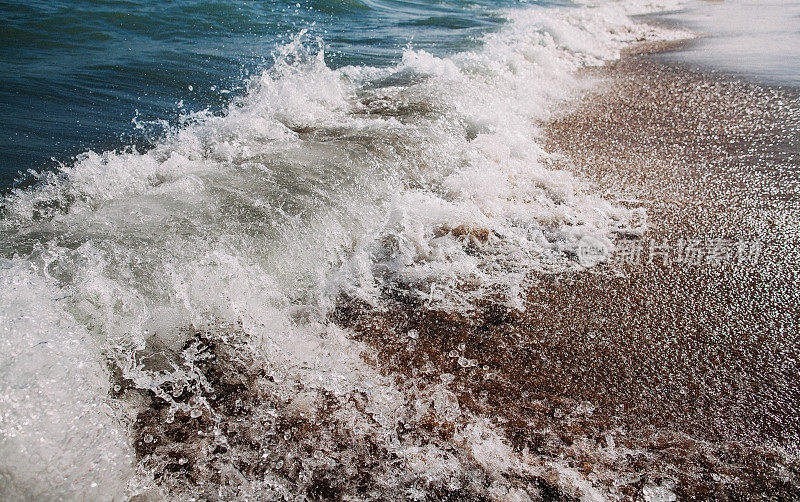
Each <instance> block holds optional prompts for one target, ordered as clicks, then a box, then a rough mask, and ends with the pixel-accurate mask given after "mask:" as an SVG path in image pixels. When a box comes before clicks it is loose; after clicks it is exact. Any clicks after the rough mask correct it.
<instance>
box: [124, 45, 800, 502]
mask: <svg viewBox="0 0 800 502" xmlns="http://www.w3.org/2000/svg"><path fill="white" fill-rule="evenodd" d="M681 43H682V42H669V43H652V44H641V45H639V46H636V47H635V48H632V49H631V50H629V51H625V53H624V55H623V57H622V58H621V59H620V60H619V61H617V62H615V63H612V64H609V65H606V66H603V67H599V68H591V69H587V70H584V71H583V73H585V75H584V76H585V77H586V78H590V79H593V80H599V81H601V84H600V85H595V86H594V88H593V90H592V91H591V92H590V93H589V94H587V95H586V96H585V97H584V98H582V99H579V100H578V101H576V102H571V103H569V104H568V105H567V106H565V107H564V109H563V110H562V111H561V112H560V113H559V114H557V115H556V116H554V117H553V118H552V120H550V121H549V122H548V123H546V124H543V128H544V130H545V132H546V134H545V140H546V141H545V147H546V149H547V151H548V152H550V155H549V159H550V160H549V163H550V167H552V168H553V169H559V170H566V171H569V172H571V173H573V174H575V175H576V178H578V179H581V180H586V182H587V186H586V187H584V188H585V189H586V190H589V191H592V192H595V193H601V194H605V198H607V199H610V200H611V201H612V202H615V203H617V204H619V205H620V206H625V207H635V208H643V209H645V210H646V212H647V216H648V222H649V223H648V230H647V231H646V232H645V234H644V235H643V236H641V237H631V236H627V237H619V238H618V239H617V241H616V243H615V245H616V248H615V251H614V252H613V253H610V251H609V250H602V249H601V250H600V251H601V253H600V255H599V256H594V255H592V254H591V253H589V254H588V255H587V256H583V255H580V254H579V255H578V256H576V257H575V259H576V260H577V261H578V262H579V263H580V261H581V260H582V259H589V260H594V259H595V258H597V259H599V263H594V262H592V263H590V265H592V266H589V267H587V268H585V269H582V268H581V267H579V266H576V267H575V268H574V269H572V270H570V271H566V272H558V273H544V272H542V273H535V274H531V276H530V277H529V278H528V281H527V289H526V293H525V301H524V309H512V308H509V307H507V306H506V305H505V304H504V303H503V301H501V300H498V299H496V298H495V299H493V298H485V299H484V300H482V301H480V302H479V303H477V304H475V305H473V306H472V309H470V310H467V311H464V312H452V311H444V310H437V309H436V308H432V307H431V306H430V305H426V304H425V302H424V301H422V300H420V298H419V296H418V295H415V294H412V292H411V291H409V290H407V289H405V288H406V287H408V288H411V287H412V286H410V285H405V284H396V285H394V287H393V288H392V290H391V292H389V293H387V294H386V297H381V298H380V302H379V305H378V306H374V305H369V304H366V303H363V302H360V301H358V300H355V299H353V298H347V297H344V296H343V297H340V298H339V302H338V304H337V305H336V307H335V309H334V311H333V313H332V315H331V318H330V320H329V321H330V324H331V325H332V326H336V327H337V329H338V328H344V329H345V330H347V332H348V333H349V334H354V335H355V339H356V341H357V342H360V343H362V344H363V347H364V349H365V350H364V352H363V353H362V354H361V358H362V359H363V360H364V362H365V363H366V364H367V365H368V366H369V367H370V368H372V369H374V370H375V372H376V374H377V373H379V374H380V375H382V378H383V379H384V380H376V381H377V382H379V383H378V385H379V386H380V385H383V386H385V387H384V389H385V390H386V391H387V392H389V391H391V392H396V393H397V394H399V397H397V396H394V397H393V399H399V401H396V402H395V404H394V406H396V408H394V409H393V410H394V411H393V413H395V415H393V416H392V418H391V420H392V422H388V423H384V422H382V421H381V420H386V418H385V417H381V420H379V419H378V418H376V417H377V414H373V413H372V412H371V411H370V410H371V407H372V406H375V403H370V399H372V396H373V394H370V397H369V398H368V397H367V393H366V392H364V391H361V390H360V389H358V388H355V389H352V390H351V391H348V392H345V393H343V394H335V393H331V392H327V391H321V390H319V389H315V388H313V387H304V385H303V383H302V382H300V381H299V380H298V382H297V394H296V395H287V394H286V390H285V389H283V388H282V387H281V385H280V377H278V376H275V375H274V374H272V371H271V370H269V369H266V368H263V367H261V364H262V361H259V360H258V357H257V356H256V354H252V353H251V349H250V348H249V346H248V342H247V339H248V334H247V333H246V332H245V331H244V330H243V329H242V327H241V326H218V327H214V328H213V329H211V330H210V331H202V330H199V331H196V330H194V329H193V328H190V329H188V332H187V342H186V344H185V345H184V347H183V349H182V350H183V352H182V356H181V357H183V358H184V359H185V360H181V361H182V365H183V366H186V367H191V368H192V372H193V373H192V374H191V375H190V376H191V378H190V379H189V381H188V384H189V385H188V386H187V387H186V388H180V389H176V388H174V387H168V386H166V385H165V386H163V387H161V388H159V389H158V390H159V391H160V392H168V393H170V394H171V395H172V396H173V397H174V401H175V402H176V403H178V404H180V405H181V406H185V407H186V410H181V409H178V410H177V411H176V410H175V409H173V408H172V407H170V406H168V405H167V404H166V402H165V401H163V400H161V399H160V397H159V396H158V395H157V394H156V393H154V392H153V390H152V389H151V390H145V389H141V388H136V386H135V385H132V383H131V382H127V381H125V380H124V378H122V376H121V375H119V374H117V375H115V379H116V380H115V383H116V385H115V387H114V388H115V391H114V397H118V398H121V399H125V400H127V401H129V402H133V403H137V407H138V412H137V416H136V420H135V422H134V424H133V426H132V437H133V438H134V449H135V453H136V456H137V459H138V463H139V468H140V469H144V470H146V471H147V472H148V473H149V474H151V475H152V476H153V479H154V480H155V483H156V486H155V487H153V488H152V489H150V490H149V491H144V492H142V493H140V494H139V495H137V496H136V497H134V498H133V500H137V501H139V500H142V501H143V500H150V499H151V498H152V499H158V498H159V497H160V496H162V495H163V493H162V492H161V490H166V491H167V492H168V493H170V494H172V495H176V494H181V493H184V494H186V493H193V492H199V493H204V492H205V490H206V487H208V488H209V489H213V490H216V491H217V492H218V496H219V497H220V498H221V499H225V498H236V497H239V496H242V495H243V494H244V493H245V490H248V489H252V490H254V491H253V493H274V495H275V497H276V498H277V497H279V496H283V497H286V498H288V497H289V492H286V493H284V492H281V491H279V489H278V488H277V487H278V486H279V485H278V483H277V480H278V479H279V478H281V477H282V478H284V479H286V480H290V481H291V482H292V483H293V485H292V486H293V490H296V491H297V493H306V494H309V495H310V496H313V497H317V498H323V499H336V498H337V497H341V496H343V494H353V493H356V494H359V495H363V497H364V498H365V499H366V498H370V497H376V498H381V497H386V498H391V497H392V496H396V497H401V494H402V496H408V493H411V491H414V493H417V494H418V496H419V497H420V499H421V500H511V499H518V500H537V499H539V500H578V499H584V498H596V499H603V498H609V499H623V500H636V499H642V498H644V499H645V500H675V499H676V498H678V499H700V500H704V499H724V498H733V499H750V498H758V497H765V496H768V497H775V498H781V497H784V498H787V499H788V498H791V497H792V495H793V494H795V493H797V491H798V490H799V489H800V463H799V462H798V460H797V449H798V446H797V445H798V437H800V424H798V423H797V421H796V420H795V416H796V414H795V413H794V412H793V410H794V407H795V406H796V404H795V403H798V402H800V401H799V400H798V398H800V386H798V384H797V383H795V381H794V380H795V379H794V378H793V377H794V375H795V374H796V368H795V366H794V364H795V363H794V362H795V361H797V360H800V354H797V352H798V349H797V346H798V344H797V343H796V338H794V337H795V336H796V334H797V333H798V332H800V329H798V325H797V321H796V320H794V319H792V317H791V313H792V305H796V304H798V301H800V298H798V297H799V296H800V292H798V291H795V290H794V289H792V280H793V278H794V277H795V276H794V275H793V273H794V272H793V268H792V265H793V263H795V262H794V261H793V260H794V259H795V258H793V257H794V256H796V254H797V249H796V246H797V243H796V240H795V241H793V239H792V234H791V232H790V230H791V225H792V221H794V220H795V219H796V216H797V214H798V204H797V201H798V197H797V194H798V193H800V191H798V190H796V189H797V185H796V184H795V185H792V184H785V183H784V181H785V177H786V176H789V177H790V178H791V174H788V175H787V174H786V172H787V169H789V168H791V169H796V168H797V162H795V161H796V160H797V159H796V158H795V157H791V153H789V154H788V155H789V156H788V157H786V155H784V153H785V152H784V150H782V149H781V148H782V146H781V145H782V143H781V141H780V139H781V138H784V139H786V141H787V143H786V145H788V147H789V149H788V151H789V152H791V148H792V147H793V146H794V143H792V141H794V140H793V139H792V137H791V136H786V133H787V131H786V130H781V124H784V125H785V124H787V123H789V121H790V120H791V118H792V117H794V116H795V115H793V114H794V113H796V112H797V110H800V102H796V95H793V94H791V92H790V91H781V90H775V89H770V88H769V87H766V86H758V85H753V84H747V83H743V82H740V81H736V80H732V79H729V78H727V77H722V76H719V75H711V74H706V73H702V72H693V71H689V70H687V69H686V68H682V67H679V66H675V65H665V64H663V63H659V62H654V61H650V60H648V59H647V57H646V55H647V54H652V53H655V52H658V51H663V50H668V49H671V48H675V47H677V46H679V45H680V44H681ZM787 92H789V94H786V93H787ZM791 100H795V101H791ZM787 101H790V106H785V104H786V102H787ZM786 114H789V115H786ZM759 117H760V118H761V119H760V120H755V119H758V118H759ZM698 131H699V132H698ZM789 132H791V131H789ZM784 157H785V158H784ZM760 160H766V161H769V162H767V163H766V164H760V163H759V162H757V161H760ZM754 165H755V167H756V168H757V169H752V168H753V166H754ZM787 166H788V167H787ZM791 169H789V171H791ZM793 172H796V171H793ZM776 173H777V177H776ZM754 187H755V188H754ZM776 190H777V191H778V192H779V193H776ZM780 190H783V192H781V191H780ZM793 190H794V191H793ZM781 225H782V226H781ZM447 231H448V232H450V233H452V235H454V236H456V237H457V238H459V239H462V240H463V242H464V245H465V247H471V248H476V249H478V248H480V247H481V246H482V245H484V244H486V243H487V241H488V240H489V239H491V238H492V235H491V234H490V233H489V232H488V231H486V230H483V229H480V228H469V227H463V226H462V227H457V228H454V229H449V230H447ZM753 243H756V244H757V247H756V248H753V247H752V244H753ZM743 245H744V246H745V248H744V250H742V249H741V246H743ZM692 246H694V247H692ZM713 246H717V247H719V246H721V247H722V248H723V251H725V252H724V253H722V254H720V253H718V251H719V249H717V248H714V247H713ZM627 248H632V250H628V249H627ZM587 251H591V250H587ZM623 251H624V256H621V253H622V252H623ZM604 253H606V254H604ZM608 253H610V254H608ZM637 253H638V254H637ZM679 253H681V254H679ZM687 253H688V254H687ZM712 253H713V254H712ZM726 253H727V254H726ZM736 253H740V254H736ZM631 256H637V257H636V258H635V259H634V260H633V261H631V260H630V257H631ZM712 257H713V261H712ZM464 287H466V288H468V286H464ZM499 296H500V295H498V297H499ZM327 336H328V335H326V337H327ZM192 354H194V355H198V354H199V355H198V356H197V359H196V360H194V359H191V358H189V355H192ZM176 357H177V356H176ZM193 357H194V356H193ZM151 364H153V363H152V362H151ZM206 386H209V388H212V389H216V390H215V391H214V392H215V393H214V394H212V395H210V396H209V397H208V401H206V406H207V407H208V411H209V413H208V414H203V413H201V414H200V415H194V414H192V413H193V412H190V411H188V410H189V409H190V408H191V407H192V403H193V402H194V401H195V400H197V399H198V398H203V392H204V390H203V389H204V388H205V387H206ZM398 390H399V392H397V391H398ZM370 392H372V393H374V392H375V390H371V391H370ZM387 399H388V398H387ZM398 403H399V404H398ZM354 416H356V417H360V418H358V420H357V421H355V420H356V419H354V418H353V417H354ZM267 426H268V427H267ZM265 427H267V428H269V429H270V430H271V432H270V434H269V435H265V434H264V428H265ZM387 427H388V428H389V430H392V433H394V434H396V438H397V441H401V443H398V444H394V445H392V446H389V445H388V444H387V443H386V442H387V441H388V439H387V437H386V430H387V429H386V428H387ZM219 434H221V437H222V438H223V440H224V441H218V440H217V437H216V436H217V435H219ZM396 448H402V450H403V452H404V454H405V455H406V457H400V456H399V455H398V453H397V450H395V449H396ZM409 459H413V461H410V460H409ZM413 462H416V463H418V464H419V465H416V466H415V465H412V464H413ZM230 466H233V467H232V468H231V467H230ZM421 466H424V468H423V467H421ZM390 469H394V470H393V471H391V473H390V474H389V471H390ZM420 472H425V473H430V472H437V473H444V474H439V477H438V478H436V479H428V480H425V479H422V480H420V479H417V478H415V477H414V476H415V475H416V476H419V474H418V473H420ZM262 479H263V481H261V480H262ZM386 479H390V480H392V483H394V484H392V485H391V486H390V485H388V484H387V482H386ZM273 482H274V483H275V484H274V485H271V484H270V483H273ZM273 486H274V487H275V488H274V490H275V491H274V492H270V491H269V490H273ZM258 490H263V492H258ZM281 494H282V495H281ZM376 494H377V495H376Z"/></svg>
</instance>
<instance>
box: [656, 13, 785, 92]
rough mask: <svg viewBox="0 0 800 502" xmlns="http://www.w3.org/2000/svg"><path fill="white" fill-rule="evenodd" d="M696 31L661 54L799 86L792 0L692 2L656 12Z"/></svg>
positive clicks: (772, 82)
mask: <svg viewBox="0 0 800 502" xmlns="http://www.w3.org/2000/svg"><path fill="white" fill-rule="evenodd" d="M659 17H660V18H661V19H665V20H669V21H671V22H677V23H680V24H681V26H685V27H687V28H689V29H691V30H693V31H695V32H697V33H699V34H701V35H703V36H702V37H701V38H698V39H696V40H693V41H692V42H690V43H688V44H686V46H685V47H683V49H682V50H680V51H678V52H674V53H669V54H661V55H659V56H658V57H659V58H660V59H664V60H669V61H682V62H685V63H689V64H693V65H696V66H698V67H700V68H705V69H716V70H718V71H723V72H727V73H733V74H736V75H738V76H740V77H745V78H749V79H752V80H755V81H759V82H764V83H768V84H772V85H788V86H793V87H798V86H800V6H798V4H797V2H794V1H791V0H771V1H751V0H726V1H724V2H711V1H693V2H689V3H687V5H686V6H685V7H684V8H683V9H682V10H680V11H679V12H674V13H669V14H666V15H663V16H659Z"/></svg>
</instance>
